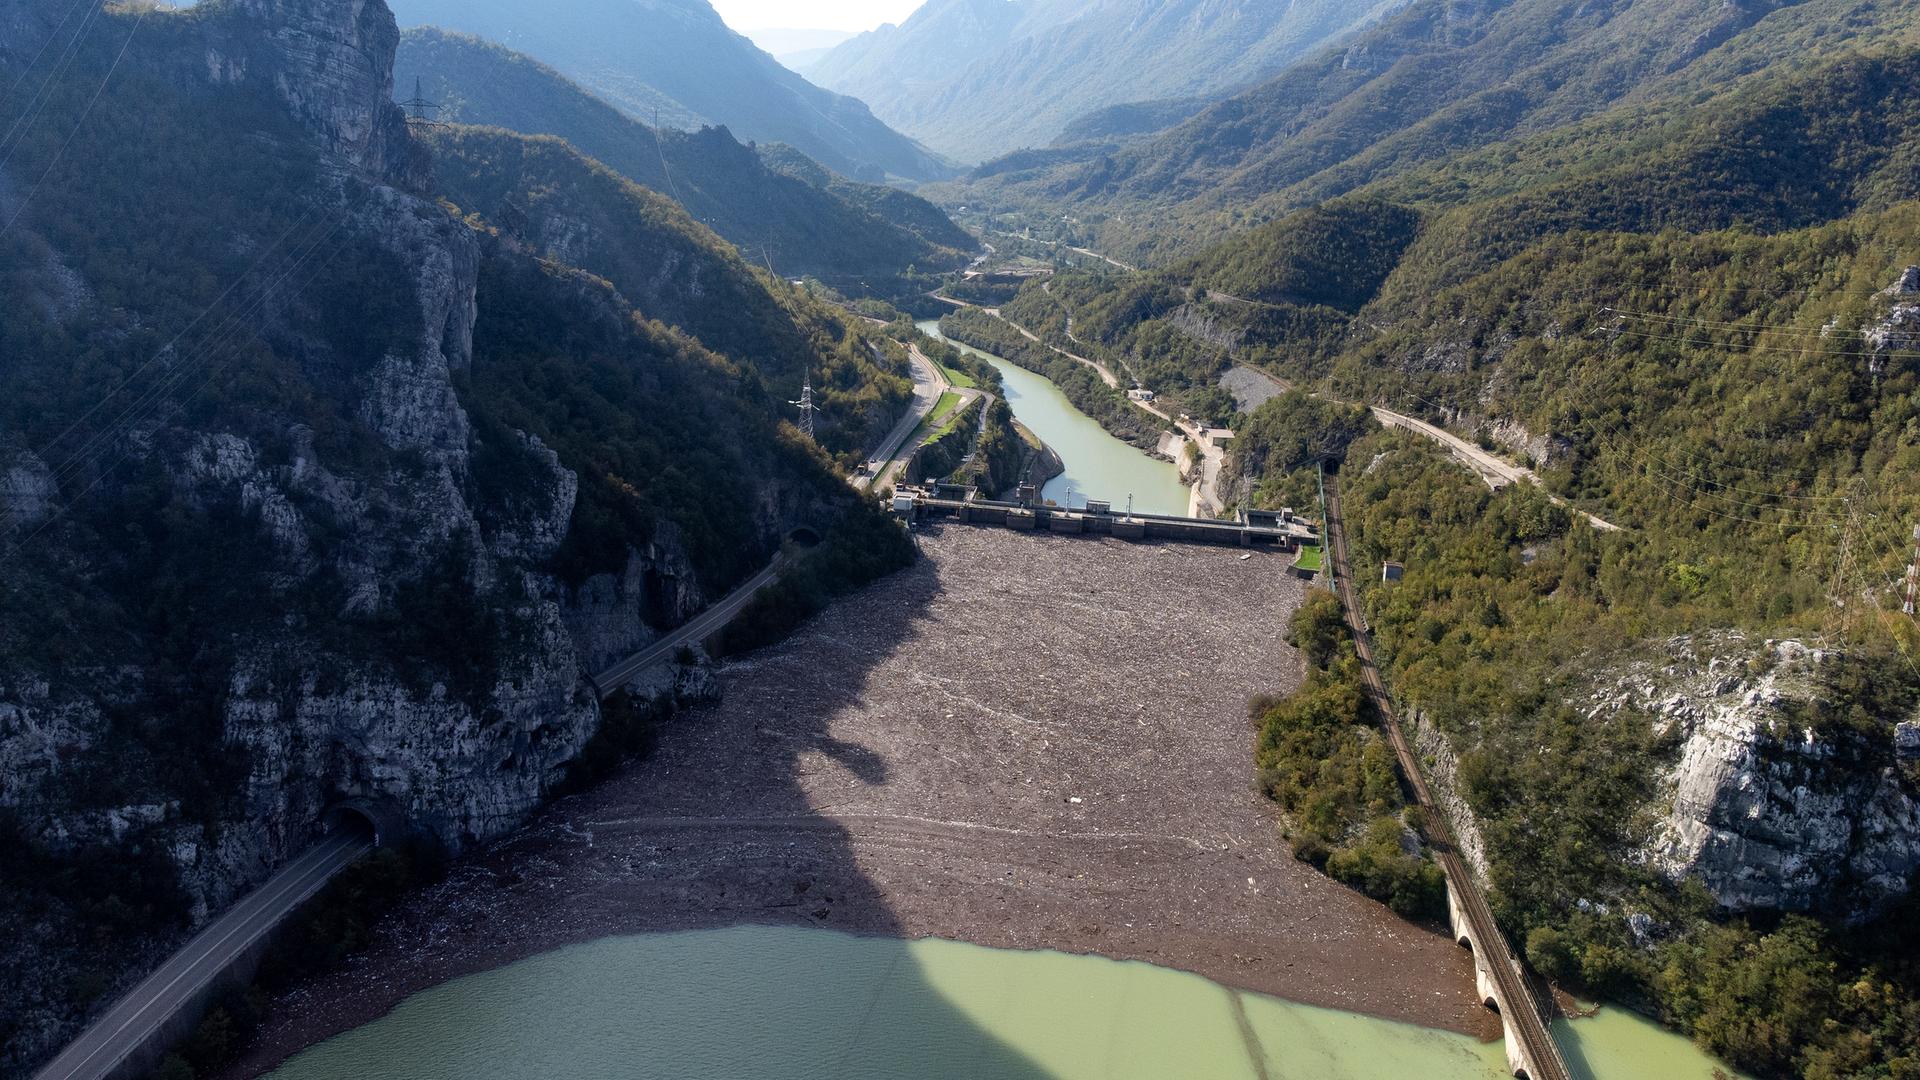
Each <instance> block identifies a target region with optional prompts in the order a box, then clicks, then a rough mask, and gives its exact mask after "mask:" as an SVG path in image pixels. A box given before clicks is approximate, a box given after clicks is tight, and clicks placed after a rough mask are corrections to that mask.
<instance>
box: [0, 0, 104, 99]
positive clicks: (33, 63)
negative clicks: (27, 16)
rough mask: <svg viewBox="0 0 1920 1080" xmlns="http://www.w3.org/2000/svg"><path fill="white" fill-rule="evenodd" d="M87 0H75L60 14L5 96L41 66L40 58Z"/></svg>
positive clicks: (12, 92) (18, 87) (15, 77)
mask: <svg viewBox="0 0 1920 1080" xmlns="http://www.w3.org/2000/svg"><path fill="white" fill-rule="evenodd" d="M87 2H88V0H74V3H73V4H72V5H71V6H70V7H68V8H67V13H66V14H65V15H62V16H60V21H59V22H58V23H55V24H54V27H53V29H52V30H51V31H50V32H48V34H47V40H45V41H43V42H41V43H40V50H39V51H38V52H36V53H34V54H33V59H31V60H29V61H27V62H26V65H25V66H23V67H22V68H21V69H20V74H18V75H15V76H14V77H13V82H12V83H11V84H9V85H8V87H7V92H6V95H5V96H7V97H12V96H13V94H14V91H16V90H18V89H20V84H21V83H23V82H26V81H27V76H29V75H31V74H33V69H34V68H36V67H39V66H40V58H41V57H43V56H45V55H47V50H48V49H50V48H52V47H53V43H54V42H55V41H56V40H58V39H59V37H60V31H61V30H62V29H63V28H65V27H66V25H67V20H69V19H71V18H73V13H74V12H76V11H79V10H80V9H81V8H83V7H86V6H87Z"/></svg>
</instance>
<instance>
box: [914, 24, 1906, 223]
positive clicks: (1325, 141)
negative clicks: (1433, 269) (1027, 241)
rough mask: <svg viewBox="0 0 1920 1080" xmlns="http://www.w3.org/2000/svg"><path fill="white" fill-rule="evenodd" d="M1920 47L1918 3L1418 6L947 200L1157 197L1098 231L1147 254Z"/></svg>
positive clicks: (1438, 194)
mask: <svg viewBox="0 0 1920 1080" xmlns="http://www.w3.org/2000/svg"><path fill="white" fill-rule="evenodd" d="M1916 46H1920V13H1917V12H1916V11H1915V10H1914V9H1913V8H1912V7H1911V6H1910V5H1891V4H1884V3H1879V2H1877V0H1803V2H1799V3H1788V2H1782V0H1746V2H1743V3H1724V2H1721V0H1658V2H1655V0H1609V2H1592V0H1420V2H1418V3H1415V4H1413V5H1411V6H1409V7H1408V8H1407V9H1406V10H1404V11H1402V12H1399V13H1398V14H1396V15H1394V16H1392V17H1390V18H1388V19H1386V20H1384V21H1383V22H1382V23H1381V24H1380V25H1378V26H1376V27H1374V28H1372V29H1370V30H1367V31H1365V32H1363V33H1359V34H1356V35H1354V36H1352V37H1351V38H1349V39H1347V40H1345V41H1343V42H1341V43H1339V44H1338V45H1335V46H1331V47H1329V48H1326V49H1324V50H1322V51H1320V52H1318V53H1316V54H1314V55H1313V56H1311V57H1309V58H1307V59H1305V60H1302V61H1300V62H1298V63H1297V64H1295V65H1293V66H1292V67H1290V68H1289V69H1288V70H1287V71H1285V72H1283V73H1282V74H1280V75H1278V76H1276V77H1274V78H1273V79H1271V80H1269V81H1268V82H1266V83H1264V84H1262V85H1261V86H1258V87H1256V88H1254V89H1252V90H1249V91H1246V92H1244V93H1241V94H1238V95H1235V96H1233V97H1231V98H1227V99H1225V100H1222V101H1220V102H1218V103H1217V104H1214V105H1212V106H1211V107H1209V108H1207V109H1206V110H1204V111H1202V112H1200V113H1199V114H1198V115H1196V116H1194V117H1193V118H1192V119H1190V120H1187V121H1186V122H1184V123H1180V124H1178V125H1176V126H1173V127H1170V128H1168V129H1166V130H1164V131H1161V132H1159V133H1157V134H1154V135H1152V136H1151V137H1149V138H1146V139H1139V140H1136V141H1133V142H1131V143H1128V144H1126V145H1124V146H1122V145H1118V144H1117V143H1110V144H1108V145H1101V144H1098V143H1087V144H1081V145H1077V146H1067V147H1060V148H1055V149H1050V150H1043V151H1032V152H1026V153H1022V154H1018V155H1009V156H1008V157H1006V158H1004V159H1001V160H998V161H994V162H989V163H987V164H985V165H983V166H981V167H980V168H979V169H977V170H976V171H975V172H974V173H973V174H972V176H971V177H970V178H969V179H970V182H969V183H966V184H963V185H961V186H960V187H959V188H958V189H957V190H956V191H954V192H949V193H948V194H950V195H952V196H953V197H954V198H957V199H960V200H962V201H968V202H971V203H974V204H976V205H981V204H989V205H998V206H1023V205H1044V206H1046V207H1048V208H1049V211H1048V212H1050V213H1058V212H1060V211H1061V210H1063V209H1067V208H1071V209H1072V210H1073V211H1074V213H1075V214H1076V215H1099V216H1105V215H1106V214H1108V213H1110V212H1111V213H1116V214H1118V213H1125V212H1126V211H1128V210H1138V209H1140V208H1143V207H1145V206H1153V207H1155V208H1156V212H1155V214H1154V215H1153V217H1152V221H1153V225H1151V226H1142V227H1134V226H1125V225H1121V224H1119V223H1118V222H1117V221H1115V220H1113V219H1109V221H1108V224H1107V225H1106V226H1105V230H1106V232H1107V235H1106V236H1104V237H1102V238H1101V243H1102V244H1103V246H1104V248H1105V249H1106V250H1108V251H1109V253H1113V254H1120V253H1122V252H1125V251H1131V252H1133V253H1134V254H1135V255H1140V256H1143V257H1148V258H1151V257H1152V254H1153V251H1154V249H1167V248H1184V249H1185V250H1189V251H1190V250H1192V245H1193V244H1194V243H1195V242H1196V241H1198V240H1201V239H1203V238H1204V237H1205V236H1207V235H1212V236H1218V235H1221V234H1223V233H1225V232H1229V231H1232V230H1234V229H1237V228H1240V227H1243V226H1245V225H1248V224H1257V223H1259V222H1261V221H1264V220H1270V219H1272V218H1274V217H1277V216H1280V215H1284V214H1286V213H1288V212H1290V211H1293V210H1297V209H1300V208H1303V207H1308V206H1312V205H1315V204H1317V203H1320V202H1324V201H1326V200H1328V199H1333V198H1338V197H1340V196H1342V195H1345V194H1347V193H1349V192H1354V191H1359V190H1362V189H1364V188H1367V187H1368V186H1369V185H1375V184H1383V183H1384V184H1391V185H1393V186H1396V187H1401V186H1405V187H1409V188H1418V189H1419V190H1418V191H1414V190H1409V191H1408V192H1407V193H1406V196H1405V197H1407V198H1409V199H1416V200H1426V199H1432V198H1440V199H1443V200H1445V201H1454V200H1457V199H1459V198H1460V197H1461V194H1460V193H1459V192H1457V191H1453V190H1452V189H1450V188H1449V183H1450V182H1451V181H1452V180H1453V179H1454V177H1455V176H1457V175H1458V174H1459V172H1460V168H1459V166H1460V165H1462V164H1465V163H1467V162H1470V161H1472V160H1473V159H1471V158H1459V159H1457V160H1456V167H1455V168H1454V169H1453V170H1450V173H1452V174H1453V175H1450V176H1449V177H1447V178H1445V179H1444V180H1440V181H1436V179H1435V178H1434V177H1431V176H1427V175H1426V173H1425V170H1429V169H1432V168H1434V167H1435V166H1436V165H1438V164H1439V163H1441V162H1443V161H1446V160H1448V159H1449V158H1455V157H1456V155H1463V154H1470V153H1473V152H1476V151H1480V150H1482V148H1487V149H1486V153H1487V154H1488V155H1489V156H1488V158H1487V160H1486V161H1484V162H1481V163H1479V164H1478V165H1477V166H1475V167H1474V168H1473V170H1472V172H1471V175H1472V177H1473V179H1474V183H1475V184H1476V185H1493V184H1498V183H1503V182H1511V180H1512V178H1513V177H1514V176H1516V175H1519V174H1517V173H1516V171H1515V170H1514V169H1513V168H1512V167H1511V160H1510V159H1511V155H1512V153H1513V152H1514V150H1513V148H1514V147H1528V146H1537V153H1538V154H1539V155H1540V158H1541V160H1542V162H1543V163H1544V162H1552V163H1554V166H1555V167H1557V168H1565V167H1567V166H1568V165H1569V164H1570V163H1571V162H1570V160H1569V155H1572V156H1574V157H1576V158H1581V159H1588V160H1597V159H1600V158H1603V157H1604V156H1605V155H1607V154H1610V153H1614V152H1616V151H1617V150H1620V149H1622V148H1625V147H1627V146H1629V145H1631V144H1632V143H1633V142H1634V141H1635V140H1640V139H1645V138H1650V137H1652V136H1653V135H1654V134H1655V133H1656V132H1658V131H1660V130H1662V129H1664V128H1666V127H1667V126H1669V125H1672V124H1677V123H1681V122H1684V121H1683V117H1685V116H1686V114H1687V113H1688V111H1689V110H1690V109H1691V108H1692V107H1693V105H1694V104H1696V103H1697V100H1698V98H1699V95H1702V94H1709V93H1727V92H1730V91H1731V90H1732V89H1733V88H1735V87H1736V85H1737V84H1738V83H1739V82H1740V81H1741V80H1747V79H1752V78H1770V77H1774V76H1775V75H1777V74H1778V73H1779V72H1780V71H1781V70H1783V69H1784V68H1785V67H1786V66H1788V65H1793V64H1805V63H1808V62H1813V61H1817V60H1819V59H1821V58H1823V57H1826V58H1831V57H1834V56H1839V55H1845V54H1849V53H1855V52H1858V51H1861V50H1864V49H1870V48H1887V47H1896V48H1913V47H1916ZM1610 109H1612V110H1616V111H1615V112H1614V113H1613V114H1612V116H1611V117H1610V118H1608V117H1607V112H1608V110H1610ZM1581 125H1588V130H1584V131H1583V130H1580V128H1581ZM1423 176H1424V177H1425V179H1422V178H1423ZM1130 216H1131V217H1132V219H1133V220H1134V221H1136V222H1138V221H1139V220H1140V218H1139V216H1138V215H1130ZM1149 230H1151V231H1153V232H1155V233H1157V235H1155V236H1149V235H1147V232H1148V231H1149Z"/></svg>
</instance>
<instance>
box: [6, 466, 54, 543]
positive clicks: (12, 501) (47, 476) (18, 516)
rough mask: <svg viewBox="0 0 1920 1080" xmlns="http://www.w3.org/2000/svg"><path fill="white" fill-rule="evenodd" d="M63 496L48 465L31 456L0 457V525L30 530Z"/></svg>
mask: <svg viewBox="0 0 1920 1080" xmlns="http://www.w3.org/2000/svg"><path fill="white" fill-rule="evenodd" d="M59 495H60V485H59V483H58V482H57V481H56V480H55V478H54V475H53V470H52V469H49V468H47V463H46V462H44V461H41V460H40V458H39V457H37V456H35V455H33V454H30V453H24V452H22V453H19V454H15V455H13V456H12V458H11V459H9V458H8V457H6V456H5V455H4V454H0V525H3V526H6V527H7V528H8V529H24V528H31V527H32V526H34V525H37V524H39V523H40V522H41V521H42V520H44V519H45V518H46V516H47V514H48V513H49V512H51V511H52V510H53V508H54V500H55V499H56V498H58V497H59Z"/></svg>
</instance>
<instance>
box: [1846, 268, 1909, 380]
mask: <svg viewBox="0 0 1920 1080" xmlns="http://www.w3.org/2000/svg"><path fill="white" fill-rule="evenodd" d="M1880 295H1881V297H1882V298H1884V299H1885V300H1886V301H1887V302H1888V307H1887V312H1886V314H1885V315H1884V316H1882V317H1881V318H1880V319H1879V321H1877V322H1875V323H1873V324H1872V325H1870V326H1868V327H1867V328H1866V329H1865V330H1863V331H1861V337H1862V338H1863V339H1865V341H1866V345H1867V349H1868V351H1869V352H1871V353H1872V355H1871V356H1870V357H1869V358H1868V361H1867V363H1868V365H1869V368H1870V370H1871V371H1872V373H1873V374H1874V375H1875V376H1879V375H1883V374H1885V373H1886V369H1887V364H1888V363H1889V362H1890V361H1891V359H1892V357H1893V355H1894V354H1896V353H1908V352H1913V351H1915V350H1920V266H1909V267H1907V269H1906V272H1905V273H1903V274H1901V275H1900V280H1899V281H1896V282H1894V283H1893V286H1892V287H1891V288H1889V289H1887V290H1886V291H1885V292H1883V293H1881V294H1880Z"/></svg>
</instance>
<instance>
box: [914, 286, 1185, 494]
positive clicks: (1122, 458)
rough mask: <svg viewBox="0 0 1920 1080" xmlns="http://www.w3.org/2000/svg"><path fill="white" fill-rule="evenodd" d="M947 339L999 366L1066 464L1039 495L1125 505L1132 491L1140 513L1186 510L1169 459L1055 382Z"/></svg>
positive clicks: (926, 329)
mask: <svg viewBox="0 0 1920 1080" xmlns="http://www.w3.org/2000/svg"><path fill="white" fill-rule="evenodd" d="M919 325H920V329H921V331H922V332H923V333H925V334H927V335H928V336H930V337H935V338H938V339H940V340H941V341H946V340H947V338H946V336H945V335H943V334H941V333H940V324H939V323H938V322H933V321H929V322H923V323H921V324H919ZM951 344H952V345H953V346H954V347H955V348H959V349H964V350H966V351H967V352H969V353H972V354H973V355H975V356H980V357H985V358H986V360H987V361H988V362H989V363H991V364H992V365H993V366H994V367H996V368H998V369H999V370H1000V376H1001V381H1002V384H1003V385H1004V386H1005V389H1006V393H1007V405H1008V406H1009V407H1011V408H1012V409H1013V415H1014V416H1016V417H1018V418H1019V420H1020V422H1021V423H1022V424H1025V425H1026V426H1027V430H1029V431H1031V432H1033V433H1034V434H1035V435H1037V436H1039V438H1040V441H1041V442H1044V443H1046V444H1047V445H1048V446H1051V447H1053V451H1054V453H1056V454H1059V455H1060V460H1061V461H1062V462H1063V463H1065V464H1066V467H1067V471H1066V472H1064V473H1062V474H1061V475H1060V476H1058V477H1056V478H1055V479H1054V480H1053V481H1052V482H1051V483H1049V484H1048V485H1047V486H1046V490H1045V491H1043V492H1041V495H1042V497H1044V498H1047V499H1051V500H1053V501H1054V502H1056V503H1058V504H1060V505H1061V506H1069V507H1080V506H1085V505H1086V504H1087V500H1088V499H1096V500H1099V501H1101V502H1108V503H1112V504H1113V505H1114V507H1115V508H1124V507H1125V506H1126V505H1127V498H1128V496H1132V497H1133V508H1134V509H1135V510H1138V511H1140V512H1141V513H1143V514H1173V515H1177V516H1185V515H1186V513H1187V505H1188V502H1189V501H1190V499H1191V492H1190V491H1189V490H1188V489H1187V486H1186V485H1185V484H1182V483H1181V482H1180V470H1179V469H1177V468H1175V467H1174V465H1173V464H1172V463H1171V462H1167V461H1162V460H1160V459H1159V458H1156V457H1154V456H1152V455H1150V454H1144V453H1141V452H1140V451H1139V450H1137V449H1135V448H1134V447H1133V446H1131V445H1129V444H1127V443H1124V442H1121V441H1120V440H1119V439H1116V438H1114V437H1113V436H1112V435H1109V434H1107V429H1106V428H1103V427H1101V426H1100V424H1099V423H1098V422H1097V421H1095V420H1094V419H1093V418H1092V417H1090V416H1088V415H1087V414H1086V413H1083V412H1081V411H1080V410H1079V409H1076V408H1074V407H1073V403H1072V402H1071V401H1068V400H1067V395H1065V394H1063V393H1061V392H1060V388H1059V387H1057V386H1055V385H1054V384H1053V383H1051V382H1049V381H1047V380H1046V379H1043V378H1041V377H1040V376H1038V375H1035V374H1034V373H1033V372H1031V371H1028V370H1027V369H1025V368H1023V367H1020V366H1019V365H1017V364H1014V363H1012V362H1011V361H1008V360H1003V359H1001V358H1000V357H998V356H995V355H993V354H992V353H987V352H982V351H980V350H979V349H976V348H973V347H972V346H969V345H962V344H960V343H959V342H957V341H956V342H951Z"/></svg>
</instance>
